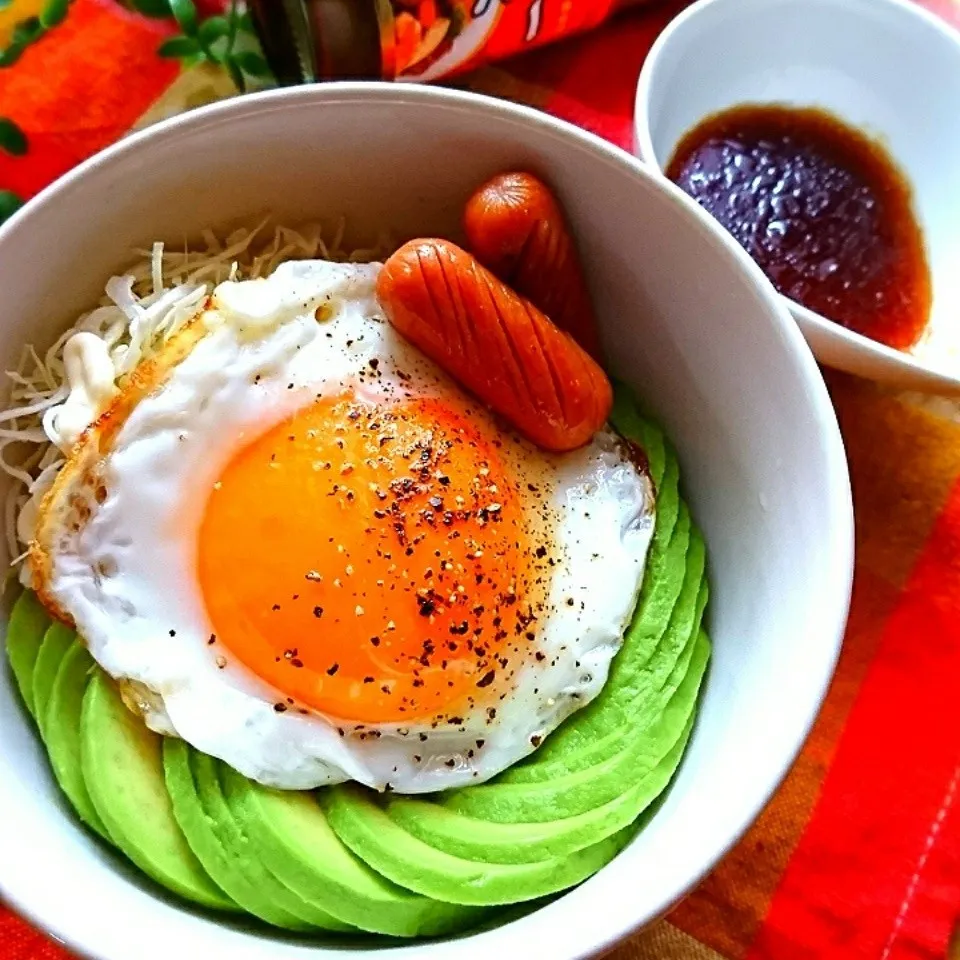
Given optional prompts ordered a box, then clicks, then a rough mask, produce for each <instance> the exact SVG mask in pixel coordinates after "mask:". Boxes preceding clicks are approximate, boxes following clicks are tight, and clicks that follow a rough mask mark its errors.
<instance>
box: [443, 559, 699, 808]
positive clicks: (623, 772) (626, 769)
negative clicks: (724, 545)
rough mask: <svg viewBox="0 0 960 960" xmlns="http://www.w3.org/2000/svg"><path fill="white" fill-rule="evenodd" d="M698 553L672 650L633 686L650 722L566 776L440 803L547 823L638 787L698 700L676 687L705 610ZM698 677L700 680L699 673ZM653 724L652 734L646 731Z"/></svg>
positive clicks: (453, 795)
mask: <svg viewBox="0 0 960 960" xmlns="http://www.w3.org/2000/svg"><path fill="white" fill-rule="evenodd" d="M694 552H697V553H698V554H699V563H698V562H697V558H696V557H693V559H691V561H690V562H688V565H687V570H688V578H687V579H688V582H685V584H684V592H685V594H686V597H685V599H683V600H682V601H681V602H678V604H677V607H676V609H675V610H674V616H673V617H672V618H671V627H670V628H668V629H667V631H666V632H665V634H664V638H665V643H667V644H668V646H669V648H670V654H669V655H668V656H665V657H664V658H663V661H662V663H661V662H660V661H658V662H657V663H656V666H657V669H656V670H655V671H650V672H641V673H640V675H639V676H638V678H637V679H636V680H635V681H634V682H633V683H632V684H630V685H631V687H632V688H633V691H634V697H635V698H636V699H637V700H638V701H639V702H642V703H644V704H645V705H646V709H645V714H644V722H643V724H642V725H639V728H638V727H624V728H622V730H621V733H620V734H619V735H618V736H616V739H615V741H614V743H616V742H619V743H620V744H621V745H622V747H621V749H620V750H619V751H617V752H614V753H612V755H611V756H609V757H606V758H605V759H603V760H601V761H600V762H599V763H597V764H595V765H592V766H587V767H584V768H580V767H577V768H575V769H574V770H573V771H570V772H567V773H563V772H562V771H558V772H557V774H556V775H555V776H554V777H553V778H551V779H549V780H545V781H537V782H520V783H515V782H513V781H512V780H511V778H510V777H509V775H504V776H501V777H499V778H496V779H494V780H492V781H491V782H490V783H486V784H480V785H478V786H475V787H469V788H467V789H465V790H455V791H451V792H450V793H448V794H445V795H443V797H441V798H440V801H439V802H440V803H442V804H443V805H444V806H446V807H448V808H450V809H453V810H456V811H458V812H460V813H463V814H467V815H469V816H474V817H476V818H478V819H481V820H494V821H497V822H501V823H517V822H523V823H542V822H545V821H548V820H554V819H560V818H563V817H571V816H576V815H577V814H580V813H584V812H586V811H587V810H589V809H592V808H593V807H596V806H600V805H602V804H604V803H607V802H609V801H610V800H612V799H614V797H616V796H618V795H619V794H620V793H622V792H623V791H624V790H626V789H629V788H630V787H632V786H633V785H634V784H635V783H636V778H638V777H642V776H645V775H646V774H647V772H648V771H649V770H650V769H652V767H653V766H654V765H655V764H656V763H657V762H659V760H660V758H661V757H662V756H663V754H664V753H665V752H666V750H667V749H668V748H669V745H670V744H671V743H673V742H674V740H675V739H676V736H677V733H678V731H679V729H680V728H681V727H682V726H683V724H684V723H685V722H686V718H687V713H688V712H689V710H690V709H692V708H693V704H694V702H695V699H696V688H694V690H693V696H692V698H691V699H689V700H688V701H686V702H685V701H684V700H683V698H682V697H681V698H678V697H677V696H676V695H675V691H678V690H682V689H683V682H684V680H685V679H686V677H687V673H688V662H687V660H686V659H685V654H686V651H687V650H688V648H689V650H690V651H691V652H692V648H693V644H694V640H695V638H696V634H697V630H698V629H699V620H698V619H697V617H698V611H701V612H702V605H701V603H700V602H699V600H698V598H699V597H700V595H701V589H702V590H705V589H706V588H705V585H704V584H703V580H702V570H703V565H702V562H703V552H702V546H701V549H700V550H699V551H692V553H694ZM704 602H705V601H704ZM664 674H666V676H664ZM695 679H696V681H697V684H699V678H695ZM621 682H625V681H621ZM671 695H673V697H672V699H671ZM651 723H653V728H652V731H651V733H652V735H649V736H641V735H639V733H640V732H642V729H643V727H646V726H649V725H650V724H651ZM665 737H666V742H664V738H665Z"/></svg>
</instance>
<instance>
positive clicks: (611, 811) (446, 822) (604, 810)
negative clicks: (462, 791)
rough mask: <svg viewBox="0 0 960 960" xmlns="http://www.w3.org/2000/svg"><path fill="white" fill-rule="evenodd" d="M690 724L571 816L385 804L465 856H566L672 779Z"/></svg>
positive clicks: (417, 831)
mask: <svg viewBox="0 0 960 960" xmlns="http://www.w3.org/2000/svg"><path fill="white" fill-rule="evenodd" d="M703 656H704V657H705V656H706V654H705V653H704V654H703ZM692 728H693V714H692V713H691V715H690V717H689V718H688V719H687V723H686V725H685V726H684V728H683V730H682V731H681V733H680V736H679V738H678V739H677V741H676V743H674V744H673V746H672V747H671V748H670V750H669V752H668V753H667V754H666V755H665V756H664V757H663V759H662V760H661V761H660V762H659V763H658V764H657V765H656V766H655V767H654V768H653V769H652V770H651V771H650V772H649V773H648V774H647V776H646V777H644V778H642V779H641V780H640V781H639V782H638V783H637V785H636V786H635V787H633V788H632V789H630V790H627V791H626V792H625V793H623V794H621V795H620V796H619V797H616V798H614V799H613V800H611V801H610V802H609V803H607V804H605V805H603V806H600V807H595V808H594V809H593V810H588V811H587V812H586V813H582V814H579V815H578V816H575V817H568V818H566V819H563V820H554V821H552V822H549V823H536V824H530V823H490V822H487V821H484V820H476V819H473V818H471V817H465V816H462V815H460V814H457V813H454V812H452V811H450V810H448V809H447V808H445V807H442V806H439V805H438V804H434V803H429V802H426V801H423V800H413V799H409V798H405V797H404V798H401V797H397V798H392V799H391V800H389V801H388V802H387V804H386V807H385V809H386V812H387V816H389V817H390V819H391V820H392V821H393V822H394V823H395V824H397V825H398V826H400V827H403V828H404V829H405V830H406V831H407V832H408V833H410V834H411V835H412V836H414V837H416V838H417V839H418V840H422V841H423V842H424V843H428V844H430V846H432V847H435V848H436V849H438V850H443V851H444V852H445V853H449V854H451V855H453V856H456V857H462V858H463V859H465V860H480V861H483V862H485V863H503V864H511V863H533V862H536V861H539V860H546V859H549V858H551V857H565V856H568V855H569V854H571V853H573V852H574V851H576V850H582V849H583V848H584V847H588V846H590V845H592V844H595V843H599V842H600V841H601V840H603V839H605V838H606V837H608V836H610V835H611V834H614V833H617V832H618V831H620V830H622V829H624V828H625V827H628V826H629V825H630V824H631V823H633V822H634V821H635V820H636V819H637V817H638V816H639V815H640V814H641V813H642V812H643V810H644V809H645V808H646V807H647V806H649V804H650V803H652V802H653V801H654V800H655V799H656V798H657V797H658V796H659V795H660V794H661V793H662V792H663V790H664V789H665V787H666V786H667V784H668V783H669V782H670V779H671V777H672V776H673V774H674V771H675V770H676V768H677V765H678V764H679V763H680V758H681V756H682V755H683V751H684V749H685V747H686V744H687V740H688V738H689V736H690V731H691V729H692Z"/></svg>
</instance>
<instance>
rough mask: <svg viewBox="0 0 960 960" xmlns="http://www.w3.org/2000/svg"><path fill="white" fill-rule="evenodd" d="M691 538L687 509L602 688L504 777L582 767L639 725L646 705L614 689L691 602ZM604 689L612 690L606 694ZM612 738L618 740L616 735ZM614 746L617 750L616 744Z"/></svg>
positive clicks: (653, 652)
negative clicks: (604, 745)
mask: <svg viewBox="0 0 960 960" xmlns="http://www.w3.org/2000/svg"><path fill="white" fill-rule="evenodd" d="M695 537H696V533H695V532H694V534H693V537H691V534H690V524H689V514H688V513H687V512H686V510H684V511H682V513H681V516H680V519H679V521H678V523H677V525H676V528H675V531H674V536H673V538H672V540H671V542H670V545H669V546H668V547H667V548H666V550H665V554H666V560H665V562H663V563H662V564H661V566H662V567H663V568H664V570H663V572H662V573H661V576H660V577H659V578H658V580H657V587H656V588H655V589H654V590H652V591H650V592H647V591H644V593H643V594H642V595H641V600H640V605H639V607H638V611H637V614H636V616H635V617H634V620H633V622H632V624H631V625H630V627H629V628H628V630H627V634H626V637H625V640H624V649H623V650H621V652H620V654H618V656H617V659H615V660H614V662H613V665H612V667H611V671H610V678H609V679H608V681H607V685H606V686H605V688H604V690H603V691H601V693H600V696H599V697H597V699H596V700H595V701H594V702H593V703H592V704H590V705H589V706H587V707H586V708H585V709H584V710H583V711H582V715H578V714H575V715H574V716H573V717H572V718H571V720H573V721H575V722H573V723H571V722H570V721H568V722H567V724H565V725H564V726H562V727H561V728H560V729H559V730H557V731H556V732H555V733H554V734H553V735H552V736H550V737H548V738H547V741H546V743H544V745H543V746H542V747H541V748H540V750H539V751H537V753H535V754H533V755H532V756H531V757H529V758H528V759H527V760H526V761H524V762H523V763H520V764H517V765H516V766H515V767H513V768H511V769H510V770H508V771H506V773H505V774H504V778H503V779H504V782H509V783H526V782H533V781H540V780H550V779H552V778H554V777H557V776H561V775H562V774H563V773H565V772H568V771H570V770H575V769H582V768H584V767H586V766H589V765H590V764H591V763H592V762H596V760H597V759H603V756H602V755H601V754H600V753H599V746H598V745H599V743H600V741H606V742H607V743H608V744H609V743H610V742H611V736H610V735H611V734H612V733H616V731H618V730H621V729H633V728H634V727H635V726H636V725H637V722H638V721H637V714H638V713H640V712H641V710H642V709H643V708H645V706H646V705H645V704H644V702H643V701H638V700H636V699H635V698H634V699H632V700H626V699H625V698H623V697H620V696H617V695H616V690H617V688H618V686H619V684H620V683H621V682H622V681H623V680H624V679H625V677H626V676H628V675H632V674H633V673H639V672H640V671H642V670H643V669H644V668H645V667H646V666H648V665H649V664H650V662H651V661H652V660H654V659H655V658H656V656H657V654H658V652H662V650H663V649H664V648H662V646H661V641H662V640H663V636H664V634H665V633H666V632H667V630H669V629H670V624H671V618H672V616H673V615H674V614H675V612H676V611H677V609H678V608H680V607H682V605H683V604H684V603H686V602H689V599H690V596H689V595H690V592H691V591H692V589H693V582H694V580H693V578H692V577H691V574H690V570H689V566H690V564H689V563H688V562H687V558H688V555H689V553H690V551H691V550H692V549H694V545H693V542H692V540H693V538H695ZM692 561H693V562H696V561H697V557H696V556H694V557H693V558H692ZM668 571H669V574H668ZM684 590H686V591H687V594H686V596H684V595H683V592H684ZM680 639H681V641H682V640H683V638H682V637H681V638H680ZM641 648H642V649H641ZM665 649H666V650H669V649H670V648H669V647H667V648H665ZM608 690H609V691H611V692H610V693H607V691H608ZM614 740H615V741H619V736H617V737H615V738H614ZM614 749H617V747H616V744H615V743H614Z"/></svg>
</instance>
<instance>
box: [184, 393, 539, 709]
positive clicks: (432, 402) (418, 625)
mask: <svg viewBox="0 0 960 960" xmlns="http://www.w3.org/2000/svg"><path fill="white" fill-rule="evenodd" d="M481 423H482V424H483V425H480V424H481ZM499 446H500V441H499V440H498V439H497V436H496V434H495V432H494V430H493V429H492V428H490V427H488V426H486V421H478V419H477V417H476V416H475V415H471V412H470V410H469V408H468V407H467V406H466V405H464V406H463V407H458V406H457V405H456V403H455V402H452V401H450V400H446V399H444V400H440V399H435V398H419V399H406V400H402V401H396V402H390V403H384V404H379V405H374V404H372V403H369V402H366V401H362V400H359V399H356V398H354V397H352V396H340V397H335V398H327V399H321V400H318V401H317V402H315V403H314V404H313V405H311V406H310V407H309V408H307V409H305V410H303V411H301V412H299V413H298V414H297V415H296V416H294V417H293V418H292V419H290V420H287V421H286V422H284V423H281V424H280V425H278V426H276V427H273V428H272V429H270V430H268V431H267V432H266V433H264V434H263V435H262V436H260V437H259V438H257V439H255V440H254V441H253V442H252V443H250V444H249V445H248V446H247V447H246V448H244V449H242V450H241V451H240V452H239V453H238V454H237V455H236V456H235V457H234V459H233V460H232V461H231V462H230V463H229V464H228V465H227V467H226V469H225V470H224V472H223V473H222V475H221V477H220V479H219V481H218V482H217V483H216V484H215V485H214V489H213V491H212V492H211V494H210V496H209V500H208V503H207V505H206V509H205V512H204V516H203V519H202V522H201V526H200V531H199V539H198V551H197V557H198V577H199V582H200V585H201V589H202V592H203V597H204V601H205V604H206V607H207V611H208V614H209V616H210V618H211V621H212V623H213V626H214V629H215V634H214V636H212V637H211V638H210V641H211V644H219V645H221V646H222V647H224V648H225V651H226V653H228V654H230V655H233V656H234V657H236V658H237V659H238V660H240V661H241V662H242V663H243V664H244V665H246V667H247V668H249V669H250V670H251V671H252V672H253V673H255V674H256V675H257V676H258V677H260V678H261V679H262V680H264V681H266V682H267V683H269V684H270V685H271V686H272V687H273V688H274V689H275V690H277V691H279V692H280V693H281V694H282V699H280V700H278V702H276V703H275V705H274V709H276V710H278V711H286V710H296V709H313V710H317V711H321V712H323V713H325V714H327V715H329V716H332V717H337V718H342V719H344V720H348V721H355V722H361V723H383V722H402V721H404V720H413V719H415V718H422V717H427V716H429V717H437V716H439V715H442V714H444V713H445V715H446V722H456V721H457V717H456V716H455V714H453V713H451V711H454V710H464V709H468V708H469V707H470V706H471V705H474V704H476V703H478V702H483V701H485V700H487V699H488V698H489V696H490V694H491V693H492V692H494V691H495V690H497V689H498V688H500V687H501V686H502V685H503V683H505V682H508V681H509V677H510V676H511V675H512V673H513V671H514V670H516V669H517V667H518V666H519V665H520V662H521V660H522V657H523V655H524V653H525V652H526V653H529V651H524V650H523V646H524V645H526V646H529V643H530V640H532V639H533V633H532V632H531V631H532V630H533V626H532V621H533V620H535V619H536V612H535V610H534V605H533V602H532V596H533V594H534V593H535V592H536V589H535V587H534V586H533V583H534V579H535V567H536V561H535V560H532V559H531V558H533V557H534V556H535V553H534V551H533V548H532V546H531V542H530V541H531V537H530V533H529V531H528V529H527V521H526V520H525V517H524V511H523V503H522V501H521V494H520V492H519V489H518V480H517V478H515V477H514V476H512V473H511V470H510V469H509V468H508V464H506V463H505V461H504V458H503V457H502V456H501V455H500V451H499V449H498V448H499ZM530 486H531V489H534V488H533V485H532V484H531V485H530ZM526 487H527V484H526V483H524V490H526ZM526 495H527V496H529V494H526ZM539 549H540V550H541V551H542V547H541V548H539Z"/></svg>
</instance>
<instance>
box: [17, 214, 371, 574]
mask: <svg viewBox="0 0 960 960" xmlns="http://www.w3.org/2000/svg"><path fill="white" fill-rule="evenodd" d="M267 227H268V222H267V221H263V222H261V223H260V224H259V225H257V226H256V227H254V228H252V229H249V228H243V229H238V230H235V231H233V232H232V233H229V234H227V235H226V236H223V237H221V236H219V235H218V234H217V233H215V232H214V231H213V230H205V231H204V232H203V235H202V242H201V243H200V244H198V245H194V246H192V247H187V246H185V247H184V249H183V250H182V251H179V250H174V249H172V248H171V247H169V246H167V245H164V244H163V243H159V242H158V243H154V244H153V246H152V247H151V249H150V250H138V251H135V252H136V254H137V257H138V259H137V260H136V261H135V262H134V263H133V264H132V265H131V266H130V268H129V269H128V270H127V272H126V273H124V274H123V275H122V276H115V277H111V278H110V280H109V281H108V282H107V285H106V291H105V293H106V295H105V296H104V298H103V299H102V300H101V301H100V303H99V305H98V306H97V307H95V308H94V309H93V310H91V311H89V312H88V313H85V314H83V315H82V316H81V317H80V318H79V319H78V320H77V321H76V323H75V324H74V325H73V326H72V327H70V329H69V330H66V331H64V333H62V334H61V335H60V337H59V338H58V339H57V341H56V342H55V343H54V344H53V346H51V347H50V348H49V349H48V350H47V351H46V352H45V353H44V354H42V355H41V354H39V353H38V352H37V350H36V348H35V347H34V346H33V345H32V344H31V345H27V346H25V347H24V348H23V351H22V354H21V357H20V362H19V364H18V365H17V367H16V369H14V370H8V371H6V373H7V378H8V379H9V381H10V390H9V394H8V399H7V404H6V409H4V410H3V411H0V469H2V470H3V472H4V473H6V474H7V475H8V476H9V477H10V478H11V480H12V482H11V484H10V488H9V490H8V493H7V497H6V501H5V504H4V535H5V537H6V543H7V550H8V551H9V555H10V556H11V557H13V558H14V559H13V561H12V563H13V565H17V564H19V563H20V562H21V561H22V560H23V559H24V557H25V556H26V554H25V552H24V547H25V546H26V545H27V544H28V543H29V542H30V540H31V539H32V537H33V531H34V529H35V523H36V516H37V510H38V508H39V505H40V501H41V499H42V498H43V496H44V494H45V493H46V492H47V491H48V490H49V489H50V487H51V485H52V484H53V481H54V479H55V478H56V476H57V473H58V472H59V471H60V468H61V467H62V466H63V464H64V463H65V461H66V454H67V453H68V452H69V448H70V443H71V442H72V441H70V436H71V434H70V433H69V432H67V431H64V432H61V430H60V425H59V418H60V414H61V413H62V412H63V410H64V405H65V403H66V401H67V398H68V396H69V393H70V391H69V387H68V383H67V376H66V364H65V362H64V347H65V345H66V344H67V341H68V340H69V339H70V338H71V337H72V336H73V335H74V334H75V333H79V332H81V331H87V332H89V333H93V334H95V335H96V336H98V337H99V338H100V339H101V340H102V341H103V343H104V345H105V346H106V350H107V355H108V356H109V359H110V362H111V363H112V364H113V373H114V384H115V385H117V384H118V382H119V381H120V380H121V379H122V378H123V377H124V376H125V375H127V374H129V373H130V372H131V371H132V370H134V369H135V368H136V366H137V364H139V363H140V362H141V361H142V360H145V359H148V358H149V357H151V356H152V355H154V354H155V353H156V352H157V351H158V350H159V349H160V348H161V347H162V346H163V344H164V343H165V342H166V341H167V340H168V339H169V338H170V337H172V336H173V335H174V334H175V333H176V332H177V331H178V330H180V329H181V328H182V327H183V326H184V324H185V323H187V322H188V321H189V320H190V319H191V317H193V316H194V315H195V314H196V312H197V310H198V309H200V307H201V306H202V304H203V303H204V301H205V299H206V297H207V296H208V295H209V294H210V293H211V292H212V291H213V289H214V287H215V286H216V285H217V284H218V283H221V282H222V281H224V280H246V279H254V278H257V277H265V276H268V275H269V274H271V273H272V272H273V271H274V270H275V269H276V268H277V267H278V266H279V265H280V264H281V263H283V262H284V261H286V260H307V259H324V260H348V261H353V262H366V261H370V260H376V259H380V258H382V257H383V255H384V254H385V252H386V251H387V250H389V240H388V238H386V237H381V238H380V239H379V240H378V243H377V244H376V245H375V246H374V247H371V248H368V249H357V250H352V251H350V252H349V253H348V252H346V251H344V250H343V249H342V245H343V242H344V227H345V224H344V222H343V220H341V221H339V222H338V223H337V224H336V225H335V228H334V230H333V232H332V235H330V234H328V236H331V239H330V240H328V241H325V240H324V238H323V235H322V234H323V231H322V230H321V227H320V225H319V224H307V225H305V226H302V227H298V228H297V229H293V228H291V227H284V226H278V227H274V228H273V229H272V233H271V232H270V231H269V230H268V229H267ZM28 576H29V574H28V572H27V568H26V565H24V566H23V567H22V568H21V579H25V578H27V577H28Z"/></svg>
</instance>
